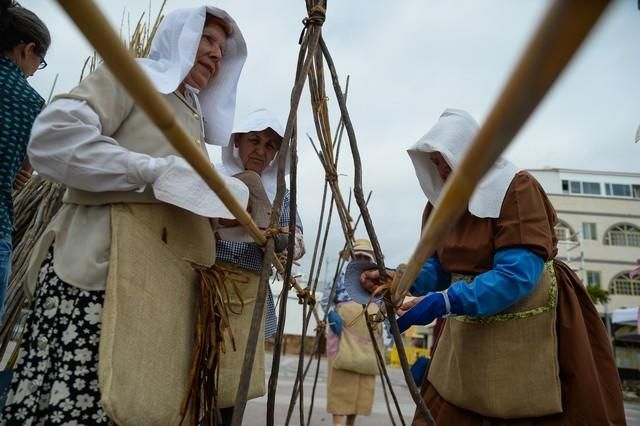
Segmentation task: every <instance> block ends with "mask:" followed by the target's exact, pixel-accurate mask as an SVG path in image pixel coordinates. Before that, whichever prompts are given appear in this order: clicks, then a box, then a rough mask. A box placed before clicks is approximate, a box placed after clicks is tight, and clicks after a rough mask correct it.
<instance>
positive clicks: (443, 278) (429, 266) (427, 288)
mask: <svg viewBox="0 0 640 426" xmlns="http://www.w3.org/2000/svg"><path fill="white" fill-rule="evenodd" d="M450 277H451V274H449V273H448V272H445V270H444V269H443V268H442V265H441V264H440V261H439V260H438V258H437V257H436V256H432V257H430V258H429V260H427V262H426V263H425V264H424V265H423V266H422V269H420V272H419V273H418V278H416V280H415V282H414V283H413V285H412V286H411V289H409V292H410V293H411V295H413V296H424V295H425V294H427V293H431V292H434V291H440V290H444V289H445V288H447V287H448V286H449V281H450V279H451V278H450Z"/></svg>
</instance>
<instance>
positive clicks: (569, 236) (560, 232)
mask: <svg viewBox="0 0 640 426" xmlns="http://www.w3.org/2000/svg"><path fill="white" fill-rule="evenodd" d="M554 231H555V233H556V238H558V241H576V233H575V232H573V228H571V226H570V225H569V224H568V223H567V222H565V221H564V220H558V223H557V224H556V226H555V228H554Z"/></svg>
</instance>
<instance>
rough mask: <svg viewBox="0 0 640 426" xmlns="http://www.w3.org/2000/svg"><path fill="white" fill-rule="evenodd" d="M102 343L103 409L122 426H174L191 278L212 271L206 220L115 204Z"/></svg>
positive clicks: (190, 328) (164, 208) (189, 321)
mask: <svg viewBox="0 0 640 426" xmlns="http://www.w3.org/2000/svg"><path fill="white" fill-rule="evenodd" d="M111 224H112V244H111V256H110V264H109V274H108V278H107V286H106V292H105V301H104V308H103V316H102V332H101V338H100V358H99V359H100V361H99V381H100V391H101V394H102V404H103V406H104V409H105V411H106V413H107V415H108V416H109V418H110V419H111V420H113V421H114V422H116V423H117V424H122V425H177V424H178V423H179V421H180V407H181V403H182V399H183V397H184V394H185V388H186V385H187V379H188V373H189V367H190V363H191V353H192V350H193V340H194V312H193V311H194V302H195V298H196V295H197V288H198V287H197V275H196V273H195V272H194V270H193V269H192V267H191V263H196V264H200V265H204V266H211V265H212V264H213V261H214V259H215V239H214V237H213V228H212V226H211V222H210V221H209V220H208V219H205V218H202V217H199V216H196V215H194V214H192V213H189V212H187V211H185V210H181V209H178V208H176V207H173V206H170V205H166V204H114V205H113V206H112V208H111Z"/></svg>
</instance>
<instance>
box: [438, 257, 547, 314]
mask: <svg viewBox="0 0 640 426" xmlns="http://www.w3.org/2000/svg"><path fill="white" fill-rule="evenodd" d="M543 268H544V260H543V259H542V258H541V257H540V256H538V255H537V254H535V253H534V252H532V251H531V250H528V249H526V248H521V247H518V248H508V249H503V250H499V251H498V252H496V254H495V256H494V257H493V269H491V270H489V271H487V272H484V273H482V274H480V275H478V276H476V277H475V279H474V280H473V282H472V283H471V284H467V283H466V282H464V281H457V282H455V283H454V284H452V285H451V288H450V289H449V290H448V292H449V294H451V293H453V294H454V296H455V297H456V298H457V299H458V300H459V302H460V303H461V305H462V312H461V313H462V314H464V315H470V316H475V317H484V316H489V315H495V314H497V313H499V312H501V311H503V310H505V309H507V308H508V307H509V306H511V305H513V304H514V303H516V302H517V301H519V300H521V299H523V298H524V297H526V296H528V295H529V294H530V293H531V291H533V289H534V288H535V286H536V284H537V283H538V280H539V279H540V276H541V275H542V270H543Z"/></svg>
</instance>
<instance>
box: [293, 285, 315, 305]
mask: <svg viewBox="0 0 640 426" xmlns="http://www.w3.org/2000/svg"><path fill="white" fill-rule="evenodd" d="M297 296H298V304H299V305H304V304H305V303H307V304H308V305H309V306H312V307H313V306H315V304H316V297H315V296H314V295H313V293H311V291H310V290H309V287H305V288H303V289H300V290H298V292H297Z"/></svg>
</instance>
